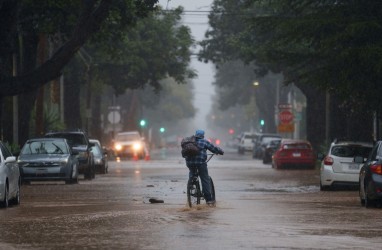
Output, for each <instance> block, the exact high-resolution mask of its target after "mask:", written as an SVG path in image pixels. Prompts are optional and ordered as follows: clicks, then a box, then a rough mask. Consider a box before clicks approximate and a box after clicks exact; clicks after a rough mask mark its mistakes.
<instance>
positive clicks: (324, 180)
mask: <svg viewBox="0 0 382 250" xmlns="http://www.w3.org/2000/svg"><path fill="white" fill-rule="evenodd" d="M372 148H373V144H371V143H363V142H351V141H343V142H338V141H335V142H332V143H331V145H330V148H329V152H328V153H327V155H326V156H325V158H324V159H323V160H322V161H321V167H320V190H321V191H323V190H330V189H331V188H332V187H335V186H357V187H358V185H359V184H358V182H359V171H360V169H361V167H362V164H360V163H356V162H354V157H356V156H361V157H362V158H364V159H365V160H366V158H367V157H368V156H369V154H370V152H371V149H372Z"/></svg>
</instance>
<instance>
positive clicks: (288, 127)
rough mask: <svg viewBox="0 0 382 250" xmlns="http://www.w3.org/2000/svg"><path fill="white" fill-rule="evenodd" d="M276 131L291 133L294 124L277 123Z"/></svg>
mask: <svg viewBox="0 0 382 250" xmlns="http://www.w3.org/2000/svg"><path fill="white" fill-rule="evenodd" d="M277 131H278V132H279V133H292V132H293V131H294V124H293V123H291V124H279V126H278V127H277Z"/></svg>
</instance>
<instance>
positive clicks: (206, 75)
mask: <svg viewBox="0 0 382 250" xmlns="http://www.w3.org/2000/svg"><path fill="white" fill-rule="evenodd" d="M212 2H213V0H159V4H160V5H162V6H163V8H164V9H166V8H167V9H174V8H176V7H178V6H183V7H184V11H185V14H184V15H183V22H184V24H185V25H187V26H189V27H190V29H191V32H192V36H193V38H194V39H195V40H196V41H201V40H203V39H204V33H205V32H206V30H207V29H208V13H187V12H186V11H209V10H210V9H211V4H212ZM195 52H197V51H195ZM191 67H192V68H193V69H194V70H195V71H196V72H197V74H198V76H197V78H195V79H193V82H194V85H195V97H194V98H195V100H194V101H195V107H196V108H197V109H198V112H197V114H196V117H195V126H197V127H198V128H201V129H207V123H206V116H207V114H208V113H209V111H210V108H211V104H212V102H211V97H212V95H213V94H214V88H213V87H212V84H211V83H212V82H213V81H214V69H213V65H212V64H205V63H203V62H199V61H198V60H197V58H196V57H195V56H193V57H192V62H191Z"/></svg>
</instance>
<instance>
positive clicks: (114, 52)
mask: <svg viewBox="0 0 382 250" xmlns="http://www.w3.org/2000/svg"><path fill="white" fill-rule="evenodd" d="M181 12H182V9H177V10H174V11H168V12H156V13H153V14H151V15H149V16H148V17H147V18H145V19H142V20H138V21H137V22H136V26H135V27H129V29H125V30H123V31H121V32H123V33H121V39H119V40H111V39H112V38H110V39H104V40H99V41H94V40H93V42H94V43H93V44H91V45H90V47H91V48H92V50H93V51H95V54H96V56H95V58H96V59H95V61H97V62H98V63H97V71H96V73H97V75H98V77H99V78H100V79H102V81H103V82H104V83H106V84H108V85H111V86H112V87H113V88H114V89H115V93H116V94H117V95H118V94H121V93H124V91H125V90H126V89H137V88H142V87H144V86H146V85H150V86H152V87H154V89H155V90H156V91H159V90H160V89H161V85H160V82H159V81H160V80H161V79H164V78H166V77H172V78H174V79H175V80H176V81H177V82H178V83H186V81H187V79H189V78H193V77H194V76H195V72H194V71H192V70H190V69H189V68H188V66H189V63H190V56H191V51H190V47H191V45H192V44H193V39H192V38H191V32H190V30H189V28H188V27H186V26H183V25H179V21H180V14H181ZM101 35H102V33H101ZM110 45H112V46H110Z"/></svg>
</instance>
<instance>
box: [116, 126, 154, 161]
mask: <svg viewBox="0 0 382 250" xmlns="http://www.w3.org/2000/svg"><path fill="white" fill-rule="evenodd" d="M114 150H115V151H114V152H115V154H116V156H118V157H138V158H140V159H144V158H145V156H146V153H147V150H148V149H147V147H146V143H145V141H144V138H143V137H141V135H140V134H139V132H138V131H128V132H120V133H118V134H117V135H116V136H115V140H114Z"/></svg>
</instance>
